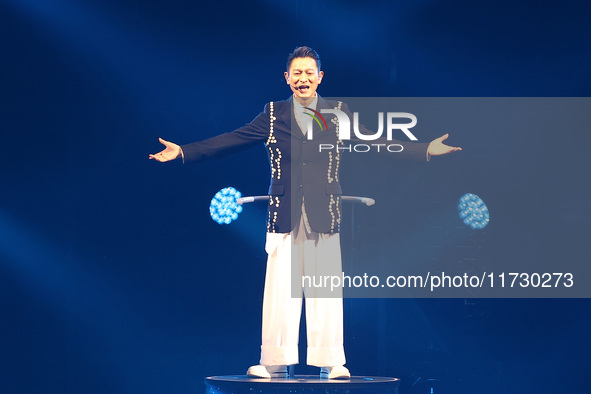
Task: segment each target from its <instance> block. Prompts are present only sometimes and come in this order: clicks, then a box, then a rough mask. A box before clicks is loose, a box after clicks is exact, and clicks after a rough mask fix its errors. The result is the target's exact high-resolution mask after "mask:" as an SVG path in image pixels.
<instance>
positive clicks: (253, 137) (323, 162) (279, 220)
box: [150, 47, 461, 379]
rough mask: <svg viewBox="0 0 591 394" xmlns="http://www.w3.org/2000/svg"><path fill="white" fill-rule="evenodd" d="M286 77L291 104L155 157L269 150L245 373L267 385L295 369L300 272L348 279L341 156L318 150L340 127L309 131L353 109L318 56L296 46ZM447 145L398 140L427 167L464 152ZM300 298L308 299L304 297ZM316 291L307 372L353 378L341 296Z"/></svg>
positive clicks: (310, 297)
mask: <svg viewBox="0 0 591 394" xmlns="http://www.w3.org/2000/svg"><path fill="white" fill-rule="evenodd" d="M286 69H287V70H286V72H285V73H284V76H285V80H286V82H287V84H288V85H289V86H290V88H291V90H292V93H293V94H292V96H291V97H290V98H289V99H287V100H284V101H278V102H270V103H268V104H267V105H266V106H265V109H264V111H263V112H262V113H261V114H259V115H258V116H257V117H256V118H255V119H254V120H253V121H252V122H250V123H249V124H247V125H245V126H243V127H241V128H239V129H237V130H235V131H233V132H230V133H225V134H221V135H218V136H216V137H213V138H209V139H206V140H203V141H199V142H195V143H192V144H187V145H183V146H179V145H177V144H174V143H172V142H168V141H165V140H163V139H160V142H161V143H162V144H164V145H165V147H166V148H165V149H164V150H163V151H161V152H159V153H156V154H153V155H150V159H155V160H157V161H160V162H166V161H170V160H174V159H177V158H182V159H183V161H184V162H189V161H199V160H205V159H209V158H214V157H222V156H224V155H228V154H231V153H233V152H236V151H238V150H242V149H246V148H249V147H251V146H253V145H255V144H258V143H264V144H265V146H266V147H267V153H268V157H269V163H270V167H271V185H270V188H269V211H268V218H267V242H266V246H265V250H266V251H267V253H268V260H267V272H266V277H265V291H264V299H263V322H262V346H261V358H260V364H259V365H255V366H252V367H250V368H249V369H248V371H247V375H249V376H254V377H261V378H271V377H286V376H287V367H288V366H289V365H293V364H297V363H298V336H299V324H300V314H301V309H302V298H301V296H300V297H297V296H296V297H292V290H293V289H292V281H291V278H292V277H293V275H294V273H295V274H296V275H299V274H303V273H309V272H312V273H318V272H328V271H327V270H330V271H331V272H333V273H335V272H336V273H337V274H338V273H339V272H338V271H341V272H342V270H341V255H340V238H339V231H340V223H341V205H340V204H341V202H340V196H341V194H342V191H341V186H340V183H339V164H340V160H341V152H340V151H339V150H338V149H337V150H336V151H325V152H319V150H318V146H319V144H320V143H325V144H332V146H338V145H339V144H341V145H342V141H341V140H340V138H339V131H338V122H337V121H336V117H335V118H334V120H333V118H330V117H329V116H326V119H327V127H326V129H324V128H322V125H320V127H319V128H318V129H317V130H316V129H315V128H312V127H309V122H311V121H312V119H311V115H312V114H313V113H314V111H318V112H320V110H321V109H339V110H342V111H344V112H347V111H348V110H347V108H346V105H344V104H343V103H341V102H329V101H327V100H324V99H323V98H321V97H320V96H318V94H317V92H316V90H317V88H318V85H320V83H321V82H322V78H323V77H324V72H323V71H321V69H320V59H319V57H318V54H317V53H316V52H315V51H314V50H312V49H311V48H309V47H299V48H296V49H295V50H294V52H293V53H291V54H290V55H289V57H288V61H287V67H286ZM314 127H316V126H314ZM309 131H312V132H313V133H314V134H313V136H314V138H313V140H310V139H309V138H307V136H306V134H307V133H308V132H309ZM447 137H448V135H444V136H442V137H440V138H437V139H435V140H433V141H431V142H430V143H406V142H400V141H394V142H395V143H397V144H400V145H401V146H402V147H403V151H402V152H401V153H399V154H400V155H401V156H406V157H408V158H415V159H420V160H428V159H429V157H430V156H434V155H444V154H447V153H451V152H454V151H458V150H461V148H458V147H451V146H448V145H445V144H444V143H443V140H445V139H446V138H447ZM327 267H328V268H327ZM299 283H301V281H300V282H299ZM296 290H297V291H299V293H300V295H301V290H300V289H296ZM309 290H310V289H305V291H304V295H305V299H306V327H307V346H308V349H307V353H308V354H307V364H308V365H314V366H318V367H320V368H321V372H320V376H321V377H323V378H329V379H339V378H345V379H346V378H349V377H350V373H349V371H348V369H347V368H346V367H345V366H344V364H345V352H344V348H343V304H342V298H341V297H317V296H315V294H312V293H311V292H310V291H309Z"/></svg>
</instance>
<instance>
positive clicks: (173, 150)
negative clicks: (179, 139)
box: [149, 138, 181, 162]
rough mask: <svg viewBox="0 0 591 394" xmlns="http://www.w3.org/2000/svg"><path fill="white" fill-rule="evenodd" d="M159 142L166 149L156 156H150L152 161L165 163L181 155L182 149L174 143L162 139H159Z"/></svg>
mask: <svg viewBox="0 0 591 394" xmlns="http://www.w3.org/2000/svg"><path fill="white" fill-rule="evenodd" d="M158 141H160V143H161V144H162V145H164V146H165V147H166V148H165V149H164V150H162V151H160V152H158V153H156V154H153V155H150V156H149V157H150V159H154V160H158V161H161V162H165V161H170V160H174V159H176V158H178V157H179V156H180V155H181V147H180V146H178V145H177V144H175V143H174V142H169V141H165V140H163V139H162V138H158Z"/></svg>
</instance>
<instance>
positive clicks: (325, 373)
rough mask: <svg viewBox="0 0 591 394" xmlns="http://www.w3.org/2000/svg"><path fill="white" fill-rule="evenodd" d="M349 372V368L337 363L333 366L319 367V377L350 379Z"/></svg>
mask: <svg viewBox="0 0 591 394" xmlns="http://www.w3.org/2000/svg"><path fill="white" fill-rule="evenodd" d="M350 378H351V373H350V372H349V370H348V369H347V368H346V367H344V366H342V365H337V366H335V367H322V368H320V379H350Z"/></svg>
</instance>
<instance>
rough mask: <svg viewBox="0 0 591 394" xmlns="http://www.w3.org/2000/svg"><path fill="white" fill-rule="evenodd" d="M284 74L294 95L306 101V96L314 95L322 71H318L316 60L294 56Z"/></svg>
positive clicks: (320, 79) (320, 80) (322, 73)
mask: <svg viewBox="0 0 591 394" xmlns="http://www.w3.org/2000/svg"><path fill="white" fill-rule="evenodd" d="M284 75H285V80H286V81H287V84H288V85H289V87H290V88H291V91H292V92H293V94H294V95H295V97H296V98H300V99H302V100H304V101H307V100H306V98H312V97H316V89H317V88H318V85H320V82H322V77H323V76H324V72H322V71H318V66H317V65H316V60H314V59H312V58H311V57H296V58H295V59H293V61H292V62H291V65H290V66H289V72H285V74H284Z"/></svg>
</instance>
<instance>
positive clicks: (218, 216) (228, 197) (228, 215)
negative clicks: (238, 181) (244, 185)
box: [209, 187, 242, 224]
mask: <svg viewBox="0 0 591 394" xmlns="http://www.w3.org/2000/svg"><path fill="white" fill-rule="evenodd" d="M240 197H242V194H241V193H240V192H239V191H238V190H236V189H234V188H233V187H225V188H223V189H222V190H220V191H219V192H217V193H216V194H215V196H213V198H212V199H211V204H210V205H209V214H210V215H211V218H212V219H213V220H214V221H215V222H217V223H219V224H230V223H231V222H232V221H234V220H236V219H238V214H239V213H240V212H242V206H240V205H238V203H237V202H236V200H238V199H239V198H240Z"/></svg>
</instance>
